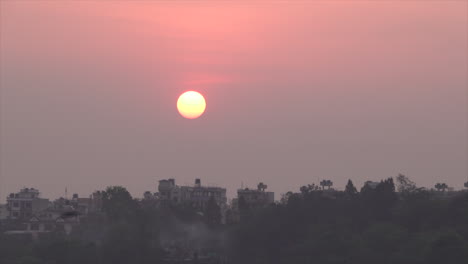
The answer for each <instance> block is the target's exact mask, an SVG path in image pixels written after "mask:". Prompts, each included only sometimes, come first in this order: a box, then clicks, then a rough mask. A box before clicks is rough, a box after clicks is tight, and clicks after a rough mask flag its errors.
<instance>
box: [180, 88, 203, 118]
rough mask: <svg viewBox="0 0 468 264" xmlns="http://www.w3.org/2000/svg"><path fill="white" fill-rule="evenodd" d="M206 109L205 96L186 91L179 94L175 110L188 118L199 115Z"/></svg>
mask: <svg viewBox="0 0 468 264" xmlns="http://www.w3.org/2000/svg"><path fill="white" fill-rule="evenodd" d="M205 109H206V102H205V98H204V97H203V95H201V93H199V92H195V91H188V92H185V93H183V94H181V95H180V96H179V99H178V100H177V110H179V113H180V114H181V115H182V116H183V117H185V118H188V119H195V118H198V117H200V116H201V115H202V114H203V113H204V112H205Z"/></svg>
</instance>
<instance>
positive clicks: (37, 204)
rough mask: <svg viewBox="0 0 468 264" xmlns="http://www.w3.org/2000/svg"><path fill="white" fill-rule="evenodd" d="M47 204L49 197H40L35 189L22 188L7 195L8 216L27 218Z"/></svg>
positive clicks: (44, 207)
mask: <svg viewBox="0 0 468 264" xmlns="http://www.w3.org/2000/svg"><path fill="white" fill-rule="evenodd" d="M49 205H50V203H49V199H43V198H40V193H39V191H38V190H37V189H34V188H23V189H21V190H20V191H19V192H18V193H11V194H10V195H9V196H8V197H7V210H8V218H10V219H27V218H29V217H31V216H32V215H33V214H34V213H36V212H40V211H42V210H45V209H46V208H48V207H49Z"/></svg>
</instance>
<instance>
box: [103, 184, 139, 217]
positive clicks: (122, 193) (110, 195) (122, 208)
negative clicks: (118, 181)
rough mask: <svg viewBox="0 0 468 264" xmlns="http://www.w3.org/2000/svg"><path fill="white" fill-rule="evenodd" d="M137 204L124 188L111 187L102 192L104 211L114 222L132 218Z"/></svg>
mask: <svg viewBox="0 0 468 264" xmlns="http://www.w3.org/2000/svg"><path fill="white" fill-rule="evenodd" d="M136 208H137V203H136V201H135V200H133V198H132V196H131V195H130V193H129V192H128V191H127V189H125V188H124V187H122V186H110V187H107V189H106V190H105V191H103V192H102V210H103V211H104V212H105V213H106V214H107V216H109V218H111V219H113V220H120V219H123V218H125V217H128V216H132V215H134V213H135V210H136Z"/></svg>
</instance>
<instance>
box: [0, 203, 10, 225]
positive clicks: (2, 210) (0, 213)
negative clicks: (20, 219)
mask: <svg viewBox="0 0 468 264" xmlns="http://www.w3.org/2000/svg"><path fill="white" fill-rule="evenodd" d="M7 218H8V209H7V206H6V204H0V221H2V220H5V219H7Z"/></svg>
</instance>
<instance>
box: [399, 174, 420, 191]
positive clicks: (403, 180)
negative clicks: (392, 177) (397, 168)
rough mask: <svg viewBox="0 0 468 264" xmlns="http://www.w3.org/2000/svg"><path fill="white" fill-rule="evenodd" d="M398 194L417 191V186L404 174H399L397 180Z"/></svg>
mask: <svg viewBox="0 0 468 264" xmlns="http://www.w3.org/2000/svg"><path fill="white" fill-rule="evenodd" d="M396 181H397V186H398V188H397V189H398V192H400V193H408V192H413V191H415V190H416V184H415V183H414V182H413V181H412V180H410V179H409V178H408V177H407V176H405V175H403V174H398V176H397V178H396Z"/></svg>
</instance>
